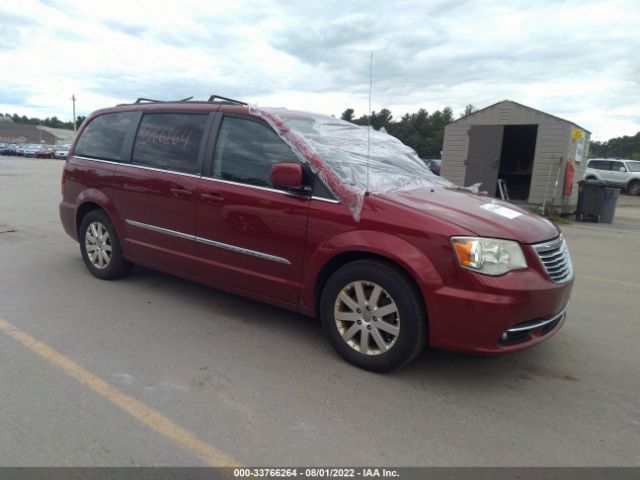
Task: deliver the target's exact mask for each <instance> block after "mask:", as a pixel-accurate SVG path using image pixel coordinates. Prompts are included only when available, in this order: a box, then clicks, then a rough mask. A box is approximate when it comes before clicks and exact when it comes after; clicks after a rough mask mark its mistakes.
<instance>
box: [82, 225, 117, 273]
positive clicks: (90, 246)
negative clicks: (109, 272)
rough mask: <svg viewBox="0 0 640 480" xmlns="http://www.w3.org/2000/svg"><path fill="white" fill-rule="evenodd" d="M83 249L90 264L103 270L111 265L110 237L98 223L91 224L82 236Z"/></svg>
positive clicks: (105, 229)
mask: <svg viewBox="0 0 640 480" xmlns="http://www.w3.org/2000/svg"><path fill="white" fill-rule="evenodd" d="M84 248H85V250H86V251H87V256H88V257H89V261H90V262H91V264H92V265H93V266H94V267H96V268H98V269H100V270H103V269H105V268H107V267H108V266H109V264H110V263H111V253H112V245H111V237H110V236H109V232H108V231H107V228H106V227H105V226H104V225H103V224H102V223H100V222H91V223H90V224H89V226H88V227H87V231H86V232H85V235H84Z"/></svg>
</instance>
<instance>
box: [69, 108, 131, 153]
mask: <svg viewBox="0 0 640 480" xmlns="http://www.w3.org/2000/svg"><path fill="white" fill-rule="evenodd" d="M134 117H135V113H134V112H121V113H107V114H105V115H100V116H99V117H96V118H94V119H93V120H92V121H91V123H90V124H89V125H87V127H86V128H85V129H84V131H83V132H82V136H81V137H80V139H79V140H78V144H77V145H76V150H75V154H76V155H78V156H81V157H90V158H99V159H102V160H111V161H114V162H120V161H122V160H123V158H122V144H123V143H124V137H125V135H126V134H127V129H128V128H129V125H130V124H131V121H132V120H133V118H134Z"/></svg>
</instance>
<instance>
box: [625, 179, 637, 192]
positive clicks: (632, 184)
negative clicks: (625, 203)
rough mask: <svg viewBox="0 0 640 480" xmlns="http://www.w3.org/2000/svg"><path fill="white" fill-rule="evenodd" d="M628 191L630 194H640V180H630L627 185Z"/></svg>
mask: <svg viewBox="0 0 640 480" xmlns="http://www.w3.org/2000/svg"><path fill="white" fill-rule="evenodd" d="M627 193H628V194H629V195H640V182H639V181H637V180H634V181H633V182H630V183H629V186H628V187H627Z"/></svg>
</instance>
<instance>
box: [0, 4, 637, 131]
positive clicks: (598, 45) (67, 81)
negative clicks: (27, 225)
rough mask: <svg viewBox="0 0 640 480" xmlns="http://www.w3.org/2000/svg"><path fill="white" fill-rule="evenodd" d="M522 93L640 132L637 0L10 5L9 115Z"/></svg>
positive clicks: (411, 108) (3, 66)
mask: <svg viewBox="0 0 640 480" xmlns="http://www.w3.org/2000/svg"><path fill="white" fill-rule="evenodd" d="M371 52H373V63H372V70H373V81H372V91H371V96H372V101H371V102H372V109H373V110H376V111H378V110H380V109H381V108H388V109H389V110H391V112H392V113H393V116H394V118H396V119H399V118H400V117H401V116H402V115H403V114H405V113H413V112H416V111H417V110H418V109H419V108H424V109H426V110H427V111H429V112H432V111H435V110H441V109H443V108H444V107H446V106H449V107H451V108H452V109H453V111H454V112H455V113H456V116H457V114H459V113H460V112H462V111H463V110H464V107H465V105H467V104H473V105H475V106H476V107H478V108H483V107H486V106H489V105H491V104H494V103H496V102H499V101H501V100H505V99H509V100H513V101H516V102H519V103H522V104H525V105H528V106H531V107H533V108H536V109H538V110H543V111H545V112H547V113H550V114H552V115H557V116H560V117H563V118H566V119H567V120H570V121H572V122H574V123H577V124H578V125H581V126H582V127H584V128H586V129H587V130H590V131H591V132H592V139H593V140H600V141H603V140H607V139H609V138H612V137H617V136H622V135H634V134H635V133H636V132H638V131H640V2H638V1H637V0H630V1H622V0H621V1H604V2H598V1H588V0H581V1H558V0H556V1H546V0H535V1H534V0H529V1H517V0H511V1H508V2H506V1H482V0H479V1H468V2H467V1H441V0H435V1H426V0H423V1H415V2H413V1H411V2H409V1H408V2H405V1H393V0H385V1H376V0H369V1H366V2H365V1H362V2H355V1H349V0H341V1H321V0H320V1H313V2H307V1H301V2H291V1H276V0H271V1H261V2H244V1H241V0H233V1H217V0H200V1H195V0H180V1H169V2H164V1H161V0H156V1H149V2H147V1H137V0H135V1H134V0H128V1H121V0H110V1H109V2H97V1H90V0H84V1H73V0H40V1H37V0H21V1H19V2H18V1H13V2H12V1H3V2H1V3H0V112H2V113H18V114H20V115H27V116H38V117H41V118H44V117H47V116H53V115H56V116H58V118H60V119H62V120H65V121H69V120H71V119H72V102H71V95H72V94H75V96H76V97H77V102H76V111H77V114H78V115H87V114H89V113H91V112H92V111H93V110H96V109H98V108H103V107H107V106H112V105H115V104H118V103H123V102H132V101H134V100H135V99H136V98H138V97H149V98H155V99H162V100H171V99H179V98H184V97H188V96H192V95H193V96H194V97H195V98H198V99H206V98H208V97H209V95H211V94H217V95H223V96H226V97H231V98H237V99H240V100H243V101H247V102H249V103H255V104H258V105H261V106H275V107H287V108H291V109H300V110H307V111H313V112H320V113H326V114H332V115H336V116H339V115H340V114H341V113H342V112H343V111H344V110H345V109H347V108H353V109H354V110H355V113H356V116H360V115H362V114H366V113H367V112H368V103H369V68H370V55H371Z"/></svg>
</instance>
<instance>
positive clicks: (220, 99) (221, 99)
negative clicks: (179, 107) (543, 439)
mask: <svg viewBox="0 0 640 480" xmlns="http://www.w3.org/2000/svg"><path fill="white" fill-rule="evenodd" d="M192 99H193V97H187V98H182V99H180V100H155V99H153V98H144V97H140V98H138V99H137V100H136V101H135V102H133V103H120V104H118V106H119V107H120V106H124V105H140V104H142V103H187V102H188V103H233V104H236V105H244V106H247V105H248V103H245V102H241V101H240V100H234V99H233V98H227V97H223V96H221V95H211V96H210V97H209V99H208V100H192Z"/></svg>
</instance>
